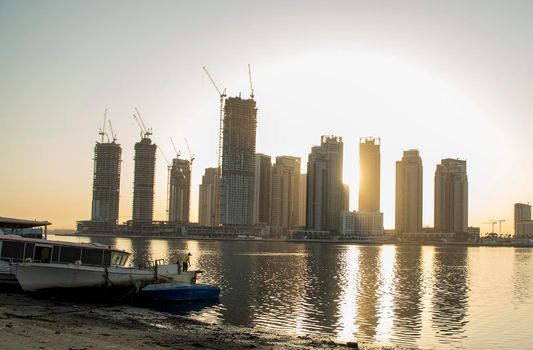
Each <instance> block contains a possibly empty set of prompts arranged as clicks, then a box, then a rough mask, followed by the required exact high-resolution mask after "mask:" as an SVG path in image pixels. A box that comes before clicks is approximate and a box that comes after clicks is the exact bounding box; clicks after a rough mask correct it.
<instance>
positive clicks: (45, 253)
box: [26, 245, 52, 263]
mask: <svg viewBox="0 0 533 350" xmlns="http://www.w3.org/2000/svg"><path fill="white" fill-rule="evenodd" d="M27 250H28V246H26V251H27ZM51 258H52V247H45V246H39V245H38V246H35V255H34V257H33V260H35V261H38V262H42V263H49V262H50V259H51Z"/></svg>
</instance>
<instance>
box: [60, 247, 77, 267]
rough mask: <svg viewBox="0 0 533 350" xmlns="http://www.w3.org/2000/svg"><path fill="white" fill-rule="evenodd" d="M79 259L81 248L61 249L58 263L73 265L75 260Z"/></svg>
mask: <svg viewBox="0 0 533 350" xmlns="http://www.w3.org/2000/svg"><path fill="white" fill-rule="evenodd" d="M80 257H81V248H74V247H67V246H64V247H61V255H60V257H59V261H60V262H63V263H65V262H70V263H73V262H75V261H76V260H80Z"/></svg>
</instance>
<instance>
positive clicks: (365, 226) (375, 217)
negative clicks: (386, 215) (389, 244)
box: [340, 211, 383, 238]
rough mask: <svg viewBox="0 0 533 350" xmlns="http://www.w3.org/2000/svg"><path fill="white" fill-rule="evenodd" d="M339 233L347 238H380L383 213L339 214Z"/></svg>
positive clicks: (347, 212) (354, 212) (356, 212)
mask: <svg viewBox="0 0 533 350" xmlns="http://www.w3.org/2000/svg"><path fill="white" fill-rule="evenodd" d="M340 233H341V234H342V235H343V236H347V237H354V236H355V237H360V238H363V237H381V236H383V213H380V212H377V213H376V212H361V211H344V212H342V214H341V230H340Z"/></svg>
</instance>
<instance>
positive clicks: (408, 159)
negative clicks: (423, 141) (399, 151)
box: [395, 149, 422, 233]
mask: <svg viewBox="0 0 533 350" xmlns="http://www.w3.org/2000/svg"><path fill="white" fill-rule="evenodd" d="M395 221H396V227H395V229H396V233H404V232H409V233H419V232H422V159H421V158H420V155H419V154H418V150H416V149H412V150H408V151H404V152H403V157H402V160H401V161H397V162H396V220H395Z"/></svg>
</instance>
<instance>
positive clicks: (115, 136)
mask: <svg viewBox="0 0 533 350" xmlns="http://www.w3.org/2000/svg"><path fill="white" fill-rule="evenodd" d="M108 122H109V130H111V138H112V139H113V142H115V141H116V140H117V134H115V132H114V131H113V125H112V124H111V119H110V120H108Z"/></svg>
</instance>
